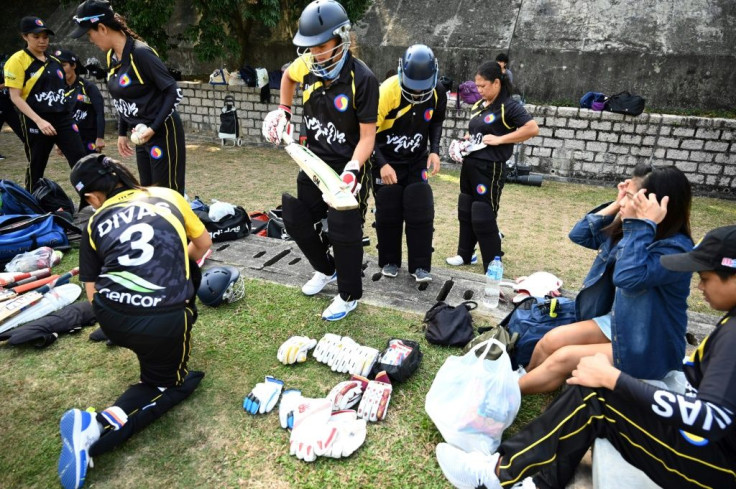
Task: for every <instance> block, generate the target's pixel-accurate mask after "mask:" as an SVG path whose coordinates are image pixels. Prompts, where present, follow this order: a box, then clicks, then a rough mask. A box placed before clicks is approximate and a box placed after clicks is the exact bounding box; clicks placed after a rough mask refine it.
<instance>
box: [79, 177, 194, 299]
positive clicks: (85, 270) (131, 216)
mask: <svg viewBox="0 0 736 489" xmlns="http://www.w3.org/2000/svg"><path fill="white" fill-rule="evenodd" d="M203 232H205V228H204V225H203V224H202V222H201V221H200V220H199V218H198V217H197V216H196V215H195V214H194V212H192V210H191V208H190V207H189V204H188V203H187V202H186V201H185V200H184V198H183V197H182V196H181V195H179V194H178V193H177V192H175V191H173V190H171V189H168V188H159V187H148V188H146V189H144V190H125V191H122V192H119V193H117V194H115V195H113V196H112V197H110V198H108V199H107V200H106V201H105V203H104V204H103V205H102V206H101V207H100V208H99V209H98V210H97V212H95V214H94V215H93V216H92V217H91V218H90V220H89V222H88V224H87V227H86V228H85V229H84V232H83V236H82V241H81V243H80V249H79V279H80V280H81V281H82V282H94V284H95V289H96V290H97V293H98V294H100V295H101V296H102V297H104V298H105V299H107V301H108V303H111V304H112V305H113V306H114V307H116V308H118V309H120V310H123V311H125V310H135V311H140V310H144V311H145V310H150V311H151V312H152V313H153V312H156V311H157V310H161V309H165V308H173V307H177V306H182V305H184V304H185V303H186V301H187V299H189V298H190V297H192V295H193V292H194V290H193V289H194V285H193V283H192V280H191V279H190V273H189V259H188V254H187V245H188V243H187V238H188V237H189V238H197V237H199V236H200V235H201V234H202V233H203Z"/></svg>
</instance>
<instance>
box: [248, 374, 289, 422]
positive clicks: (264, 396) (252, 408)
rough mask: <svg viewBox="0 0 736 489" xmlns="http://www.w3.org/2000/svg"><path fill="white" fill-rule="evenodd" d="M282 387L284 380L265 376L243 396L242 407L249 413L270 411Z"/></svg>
mask: <svg viewBox="0 0 736 489" xmlns="http://www.w3.org/2000/svg"><path fill="white" fill-rule="evenodd" d="M283 388H284V382H283V381H281V380H279V379H277V378H274V377H271V376H270V375H269V376H266V380H265V381H264V382H259V383H257V384H256V386H255V387H253V390H252V391H250V394H248V395H247V396H245V399H244V400H243V409H244V410H245V412H247V413H250V414H264V413H270V412H271V410H272V409H273V408H274V406H275V405H276V402H278V400H279V395H280V394H281V389H283Z"/></svg>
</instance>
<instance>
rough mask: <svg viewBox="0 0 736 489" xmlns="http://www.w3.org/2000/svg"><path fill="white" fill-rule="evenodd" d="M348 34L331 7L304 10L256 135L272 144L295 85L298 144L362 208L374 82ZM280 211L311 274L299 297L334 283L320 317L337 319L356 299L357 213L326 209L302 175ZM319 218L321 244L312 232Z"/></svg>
mask: <svg viewBox="0 0 736 489" xmlns="http://www.w3.org/2000/svg"><path fill="white" fill-rule="evenodd" d="M349 31H350V21H349V20H348V16H347V13H346V12H345V9H344V8H343V7H342V5H340V4H339V3H337V2H335V1H334V0H316V1H314V2H312V3H310V4H309V5H307V7H306V8H305V9H304V11H303V12H302V15H301V17H300V18H299V31H298V32H297V34H296V36H294V41H293V42H294V44H295V45H296V46H298V49H297V53H298V54H299V55H300V56H299V58H297V59H296V60H295V61H294V62H293V63H291V65H290V66H289V68H288V69H287V70H286V72H285V73H284V76H283V77H282V79H281V95H280V96H281V99H280V101H279V102H280V104H279V108H278V109H277V110H274V111H272V112H270V113H269V114H268V115H267V116H266V118H265V120H264V122H263V135H264V137H265V138H266V140H268V141H269V142H271V143H274V144H278V143H279V142H280V140H281V136H282V134H283V132H284V128H285V126H286V125H287V124H288V121H289V119H290V117H291V104H292V101H293V98H294V90H295V89H296V86H297V84H299V83H301V84H302V86H303V90H304V94H303V100H304V102H303V103H304V113H303V121H302V125H301V128H302V130H301V134H302V135H301V137H300V141H301V142H302V144H306V145H307V146H308V147H309V149H311V150H312V151H313V152H314V153H315V154H316V155H317V156H319V157H320V158H321V159H322V160H323V161H324V162H325V163H327V164H328V165H330V166H331V167H332V168H333V169H334V170H335V171H336V172H337V173H339V174H341V176H342V179H343V181H345V182H346V184H347V185H349V187H350V188H351V189H352V190H353V193H354V194H356V197H357V199H358V202H359V204H361V207H365V201H366V198H367V195H368V185H367V183H368V182H367V181H366V180H367V178H365V173H366V172H364V170H363V165H364V163H365V162H366V161H367V160H368V158H369V156H370V154H371V152H372V151H373V146H374V143H375V135H376V114H377V112H378V81H377V80H376V77H375V76H374V75H373V72H371V70H370V69H369V68H368V67H367V66H366V65H365V64H364V63H363V62H362V61H360V60H358V59H357V58H355V57H354V56H353V55H352V53H351V52H350V50H349V48H350V33H349ZM282 204H283V217H284V224H285V226H286V229H288V231H289V234H290V235H291V237H292V238H293V239H294V241H296V243H297V244H298V245H299V248H300V249H301V250H302V252H303V253H304V255H305V256H306V257H307V259H308V260H309V263H310V264H311V265H312V267H313V268H314V269H315V274H314V276H313V277H312V279H311V280H309V282H307V283H306V284H305V285H304V286H303V287H302V292H304V293H305V294H306V295H314V294H317V293H318V292H320V291H321V290H322V289H323V288H324V287H325V285H327V284H328V283H330V282H333V281H335V280H337V289H338V292H339V293H338V295H337V296H335V298H334V299H333V301H332V303H331V304H330V306H329V307H328V308H327V309H325V311H324V312H323V313H322V318H323V319H326V320H329V321H337V320H339V319H342V318H344V317H345V316H347V314H348V313H349V312H350V311H352V310H353V309H355V308H356V307H357V301H358V299H360V298H361V296H362V294H363V286H362V279H361V275H362V269H361V266H362V261H363V247H362V236H363V233H362V222H363V219H362V214H361V210H359V209H354V210H349V211H337V210H335V209H332V208H329V209H328V206H327V204H325V202H324V200H323V199H322V193H321V192H320V190H319V188H318V187H317V186H316V185H315V184H314V182H312V180H310V179H309V178H308V177H307V175H306V174H305V173H304V172H300V173H299V176H298V177H297V197H296V198H294V197H292V196H291V195H289V194H284V195H283V202H282ZM325 217H327V225H328V232H327V237H328V238H329V243H327V242H326V241H324V240H323V239H322V235H321V232H320V231H321V228H322V225H321V222H322V219H324V218H325ZM329 245H332V252H333V253H334V257H333V255H332V254H330V252H329Z"/></svg>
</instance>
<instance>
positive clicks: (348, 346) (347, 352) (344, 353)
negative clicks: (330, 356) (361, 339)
mask: <svg viewBox="0 0 736 489" xmlns="http://www.w3.org/2000/svg"><path fill="white" fill-rule="evenodd" d="M339 348H340V350H339V351H338V352H337V353H336V355H335V359H334V360H333V362H332V364H331V365H330V367H331V368H332V371H333V372H342V373H346V372H347V371H348V370H350V365H352V363H353V357H354V356H355V355H357V354H358V351H359V350H360V348H361V346H360V345H359V344H357V343H356V342H355V341H354V340H353V339H352V338H350V337H349V336H343V338H342V340H341V341H340V345H339Z"/></svg>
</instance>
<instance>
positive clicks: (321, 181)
mask: <svg viewBox="0 0 736 489" xmlns="http://www.w3.org/2000/svg"><path fill="white" fill-rule="evenodd" d="M291 128H292V125H291V124H288V125H287V130H286V131H284V134H283V135H282V137H281V140H282V142H283V143H284V144H285V145H286V152H287V153H289V156H291V159H293V160H294V161H296V162H297V164H298V165H299V167H300V168H301V169H302V171H303V172H304V173H306V174H307V175H308V176H309V178H311V179H312V181H313V182H314V184H315V185H317V187H319V189H320V190H321V191H322V195H323V197H324V199H325V202H327V204H328V205H329V206H330V207H332V208H334V209H337V210H338V211H346V210H350V209H357V208H358V201H357V200H355V196H354V195H353V194H352V192H350V190H348V189H347V188H346V186H345V182H343V181H342V179H341V178H340V175H338V174H337V173H336V172H335V170H333V169H332V168H331V167H330V166H329V165H328V164H327V163H325V162H324V161H322V160H321V159H320V157H319V156H317V155H315V154H314V153H312V151H310V150H309V148H307V147H306V146H302V145H301V144H297V143H296V142H294V140H293V139H292V137H291V131H292V129H291Z"/></svg>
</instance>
